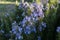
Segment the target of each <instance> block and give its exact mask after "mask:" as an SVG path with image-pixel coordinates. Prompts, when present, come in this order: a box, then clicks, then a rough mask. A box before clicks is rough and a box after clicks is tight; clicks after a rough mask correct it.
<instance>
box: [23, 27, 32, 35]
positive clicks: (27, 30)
mask: <svg viewBox="0 0 60 40" xmlns="http://www.w3.org/2000/svg"><path fill="white" fill-rule="evenodd" d="M24 33H25V34H30V33H31V28H30V27H29V26H26V28H25V29H24Z"/></svg>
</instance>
